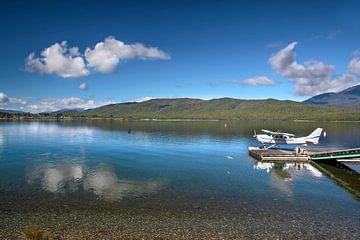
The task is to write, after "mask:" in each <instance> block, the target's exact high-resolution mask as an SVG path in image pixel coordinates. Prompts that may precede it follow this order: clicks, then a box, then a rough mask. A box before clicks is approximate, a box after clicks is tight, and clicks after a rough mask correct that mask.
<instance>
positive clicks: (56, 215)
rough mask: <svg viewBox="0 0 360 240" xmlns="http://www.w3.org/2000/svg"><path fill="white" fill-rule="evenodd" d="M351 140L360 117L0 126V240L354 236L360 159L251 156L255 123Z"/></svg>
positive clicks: (359, 130) (330, 140)
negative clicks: (33, 227) (35, 230)
mask: <svg viewBox="0 0 360 240" xmlns="http://www.w3.org/2000/svg"><path fill="white" fill-rule="evenodd" d="M316 127H323V128H324V129H325V131H326V132H327V137H326V138H322V139H321V140H320V141H321V147H329V148H353V147H360V123H314V122H256V121H254V122H242V121H234V122H226V126H225V122H162V121H120V120H91V121H90V120H89V121H59V122H56V121H53V122H5V121H4V122H0V238H2V239H18V237H19V234H20V233H21V231H22V229H24V227H25V226H28V225H30V224H38V225H40V226H42V227H43V228H45V229H48V230H49V231H50V232H51V236H52V237H53V238H54V239H99V238H101V239H319V238H322V239H330V238H331V239H360V228H359V227H360V177H359V172H360V165H356V164H323V163H320V164H294V163H287V164H281V163H259V162H257V161H256V160H254V159H252V158H251V157H249V156H248V152H247V148H248V147H249V146H257V145H258V144H257V142H256V141H255V139H254V138H253V137H252V135H253V130H254V129H256V130H257V131H260V129H270V130H283V131H286V132H291V133H294V134H297V135H299V136H301V135H307V134H309V133H310V132H312V131H313V130H314V129H315V128H316Z"/></svg>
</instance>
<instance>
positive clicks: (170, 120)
mask: <svg viewBox="0 0 360 240" xmlns="http://www.w3.org/2000/svg"><path fill="white" fill-rule="evenodd" d="M82 120H115V121H129V122H131V121H142V122H229V121H239V122H241V121H262V122H265V121H269V122H299V123H301V122H304V123H307V122H325V123H360V120H311V119H239V118H233V119H189V118H183V119H182V118H138V119H136V118H116V117H112V118H111V117H96V118H94V117H61V118H58V117H50V118H49V117H46V118H42V117H37V118H33V117H32V118H29V117H16V118H15V117H14V118H0V121H11V122H16V121H18V122H20V121H34V122H37V121H82Z"/></svg>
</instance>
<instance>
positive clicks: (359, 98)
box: [0, 85, 360, 121]
mask: <svg viewBox="0 0 360 240" xmlns="http://www.w3.org/2000/svg"><path fill="white" fill-rule="evenodd" d="M359 105H360V85H358V86H354V87H351V88H348V89H346V90H343V91H341V92H338V93H324V94H320V95H317V96H314V97H312V98H310V99H308V100H305V101H304V102H296V101H290V100H276V99H266V100H243V99H234V98H219V99H211V100H202V99H196V98H164V99H151V100H148V101H144V102H126V103H117V104H110V105H105V106H101V107H98V108H94V109H87V110H84V109H61V110H59V111H55V112H51V113H40V114H33V115H32V116H33V117H34V116H35V117H36V116H43V117H46V116H48V117H56V118H57V117H73V118H79V117H81V118H122V119H216V120H219V119H220V120H221V119H238V120H315V121H334V120H342V121H360V106H359ZM1 113H10V114H11V113H12V114H18V115H19V114H27V115H29V113H23V112H18V111H11V110H0V114H1Z"/></svg>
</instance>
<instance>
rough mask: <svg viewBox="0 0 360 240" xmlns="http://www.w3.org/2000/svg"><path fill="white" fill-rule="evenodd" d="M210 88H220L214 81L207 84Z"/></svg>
mask: <svg viewBox="0 0 360 240" xmlns="http://www.w3.org/2000/svg"><path fill="white" fill-rule="evenodd" d="M206 84H207V85H208V86H209V87H213V88H214V87H218V86H219V84H218V83H217V82H213V81H208V82H207V83H206Z"/></svg>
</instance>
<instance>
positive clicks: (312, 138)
mask: <svg viewBox="0 0 360 240" xmlns="http://www.w3.org/2000/svg"><path fill="white" fill-rule="evenodd" d="M322 131H323V129H322V128H317V129H315V131H313V132H312V133H310V135H309V136H307V137H306V142H309V143H312V144H318V143H319V139H320V136H321V133H322Z"/></svg>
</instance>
